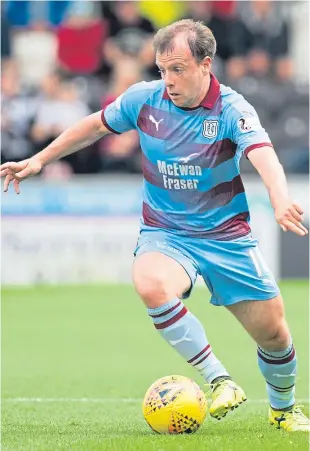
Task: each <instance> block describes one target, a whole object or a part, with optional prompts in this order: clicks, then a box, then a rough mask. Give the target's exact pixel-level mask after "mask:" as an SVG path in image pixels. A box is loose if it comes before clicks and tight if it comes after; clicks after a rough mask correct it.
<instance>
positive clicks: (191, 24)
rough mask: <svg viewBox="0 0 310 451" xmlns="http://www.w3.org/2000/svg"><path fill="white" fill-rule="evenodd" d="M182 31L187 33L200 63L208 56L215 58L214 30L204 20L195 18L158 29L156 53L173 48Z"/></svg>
mask: <svg viewBox="0 0 310 451" xmlns="http://www.w3.org/2000/svg"><path fill="white" fill-rule="evenodd" d="M180 33H184V34H185V35H187V42H188V45H189V48H190V50H191V53H192V55H193V57H194V58H195V60H196V61H197V62H198V63H199V62H200V61H202V60H203V59H204V58H205V57H206V56H209V57H210V58H214V55H215V53H216V40H215V37H214V36H213V33H212V31H211V30H210V28H208V27H207V26H206V25H204V24H203V23H202V22H200V21H194V20H193V19H182V20H178V21H177V22H173V23H172V24H171V25H167V26H166V27H164V28H161V29H160V30H158V31H157V33H156V35H155V36H154V40H153V48H154V51H155V53H157V52H159V53H163V52H164V51H165V50H172V49H173V47H174V43H173V40H174V38H175V36H176V35H178V34H180Z"/></svg>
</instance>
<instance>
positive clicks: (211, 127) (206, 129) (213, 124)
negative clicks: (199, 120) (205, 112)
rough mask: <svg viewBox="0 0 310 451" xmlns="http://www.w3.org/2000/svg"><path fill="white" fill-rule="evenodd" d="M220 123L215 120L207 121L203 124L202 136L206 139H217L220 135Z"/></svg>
mask: <svg viewBox="0 0 310 451" xmlns="http://www.w3.org/2000/svg"><path fill="white" fill-rule="evenodd" d="M218 127H219V123H218V121H215V120H208V119H206V120H205V121H203V124H202V134H203V136H205V137H206V138H215V137H216V136H217V133H218Z"/></svg>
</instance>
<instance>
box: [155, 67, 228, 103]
mask: <svg viewBox="0 0 310 451" xmlns="http://www.w3.org/2000/svg"><path fill="white" fill-rule="evenodd" d="M210 75H211V80H210V87H209V90H208V92H207V94H206V96H205V98H204V99H203V100H202V101H201V103H200V105H199V106H202V107H204V108H207V109H209V110H211V109H212V108H213V107H214V105H215V102H216V101H217V99H218V97H219V95H220V84H219V82H218V80H217V78H216V76H215V75H214V74H213V73H212V72H211V74H210ZM163 99H165V100H170V101H172V100H171V99H170V97H169V95H168V92H167V89H166V88H165V90H164V94H163ZM196 108H197V107H196Z"/></svg>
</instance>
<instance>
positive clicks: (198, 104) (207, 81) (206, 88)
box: [190, 74, 211, 108]
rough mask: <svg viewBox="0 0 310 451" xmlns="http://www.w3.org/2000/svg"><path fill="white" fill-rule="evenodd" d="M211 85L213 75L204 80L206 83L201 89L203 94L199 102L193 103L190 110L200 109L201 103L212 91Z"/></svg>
mask: <svg viewBox="0 0 310 451" xmlns="http://www.w3.org/2000/svg"><path fill="white" fill-rule="evenodd" d="M210 84H211V75H210V74H209V75H208V76H206V77H205V78H204V82H203V84H202V87H201V93H200V95H199V97H198V98H197V100H196V101H195V102H194V103H193V105H191V107H190V108H198V107H199V106H200V105H201V102H202V101H203V99H204V98H205V97H206V95H207V94H208V91H209V89H210Z"/></svg>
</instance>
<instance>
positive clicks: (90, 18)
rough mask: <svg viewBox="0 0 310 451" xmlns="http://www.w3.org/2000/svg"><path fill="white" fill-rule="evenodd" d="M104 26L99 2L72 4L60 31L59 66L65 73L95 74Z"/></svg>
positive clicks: (100, 52) (104, 35)
mask: <svg viewBox="0 0 310 451" xmlns="http://www.w3.org/2000/svg"><path fill="white" fill-rule="evenodd" d="M105 37H106V27H105V23H104V22H103V21H102V20H101V19H100V18H98V8H97V5H96V2H91V1H88V2H85V1H73V2H70V8H69V9H68V11H67V15H66V17H65V18H64V21H63V23H62V24H61V25H60V26H59V28H58V30H57V39H58V63H59V65H60V67H61V68H62V69H64V70H65V71H66V72H69V73H73V74H92V73H94V72H95V71H97V69H98V68H99V67H100V65H101V58H102V50H101V49H102V45H103V43H104V40H105Z"/></svg>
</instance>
